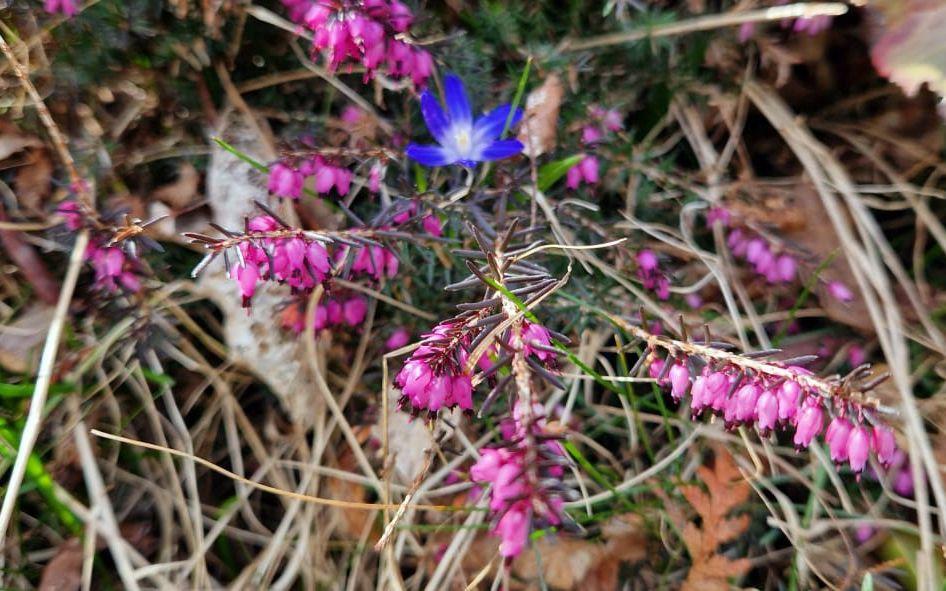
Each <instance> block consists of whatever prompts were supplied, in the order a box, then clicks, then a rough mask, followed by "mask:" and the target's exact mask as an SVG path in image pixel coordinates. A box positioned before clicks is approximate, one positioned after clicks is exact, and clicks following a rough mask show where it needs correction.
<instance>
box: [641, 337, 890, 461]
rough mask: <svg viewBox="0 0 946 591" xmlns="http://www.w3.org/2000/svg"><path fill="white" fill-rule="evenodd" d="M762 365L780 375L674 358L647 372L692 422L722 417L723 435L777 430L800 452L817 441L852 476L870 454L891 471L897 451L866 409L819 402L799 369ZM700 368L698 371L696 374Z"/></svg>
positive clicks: (843, 401) (832, 400) (839, 400)
mask: <svg viewBox="0 0 946 591" xmlns="http://www.w3.org/2000/svg"><path fill="white" fill-rule="evenodd" d="M767 364H768V366H769V367H772V368H776V369H777V370H779V371H777V372H773V373H767V372H765V371H754V370H750V369H746V368H745V367H743V366H741V365H739V364H736V363H727V362H725V361H723V362H719V361H711V362H709V363H705V362H703V361H702V360H700V359H699V358H698V357H693V356H688V355H677V356H674V357H671V358H670V359H669V360H668V359H662V358H659V357H655V358H654V359H652V360H651V361H650V365H649V367H648V372H649V375H650V376H651V377H653V378H655V379H656V380H657V382H658V384H660V385H661V386H663V387H665V388H668V389H669V390H670V395H671V396H672V397H673V399H674V400H675V401H677V402H680V401H682V400H683V398H684V397H685V396H686V395H689V396H690V411H691V413H692V415H693V417H694V418H696V417H698V416H700V415H701V414H703V413H704V412H710V413H713V414H715V415H717V416H720V417H722V419H723V420H724V422H725V425H726V428H727V429H734V428H736V427H739V426H747V427H755V428H756V429H757V430H758V431H759V433H760V434H761V435H762V436H767V435H768V434H769V433H771V432H772V431H774V430H777V429H784V430H792V431H794V435H793V437H792V442H793V443H794V444H795V448H796V449H799V450H801V449H804V448H806V447H808V446H809V445H810V444H811V442H812V441H813V440H814V439H815V438H816V437H818V436H822V437H823V439H824V442H825V443H826V444H827V445H828V448H829V450H830V453H831V459H832V460H833V461H835V462H837V463H838V464H841V463H843V462H847V463H848V464H849V466H850V468H851V470H852V471H854V472H856V473H860V472H861V471H862V470H863V469H864V467H865V466H866V465H867V460H868V457H869V456H870V455H871V454H873V455H874V456H875V457H876V458H877V461H878V462H879V463H880V464H881V465H883V466H889V465H891V463H892V462H893V461H894V459H895V454H896V451H897V444H896V440H895V438H894V435H893V431H892V430H891V429H890V428H889V427H887V426H886V425H884V424H883V423H881V422H880V420H879V419H878V418H877V417H876V416H875V415H874V413H873V412H872V411H871V409H870V408H868V407H866V406H864V405H862V404H860V403H859V402H856V401H854V400H851V399H848V398H846V397H844V396H843V395H841V394H840V392H837V394H838V395H836V396H832V397H826V396H824V393H823V392H822V391H819V390H816V389H814V388H812V387H811V385H810V384H811V380H810V379H809V378H811V377H812V374H811V372H810V371H808V370H807V369H805V368H803V367H800V366H797V365H787V364H783V363H780V362H775V361H771V362H767ZM699 365H702V369H701V370H697V369H696V368H697V366H699ZM785 373H789V375H793V376H794V377H785V375H784V374H785ZM837 388H840V385H839V386H837ZM826 423H827V425H826Z"/></svg>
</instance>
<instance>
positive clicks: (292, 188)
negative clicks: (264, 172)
mask: <svg viewBox="0 0 946 591" xmlns="http://www.w3.org/2000/svg"><path fill="white" fill-rule="evenodd" d="M304 182H305V177H304V176H303V175H302V173H301V172H299V171H298V170H295V169H293V168H290V167H288V166H286V165H285V164H282V163H281V162H280V163H277V164H274V165H273V166H272V167H271V168H270V169H269V184H268V186H269V192H270V193H272V194H273V195H278V196H279V197H289V198H291V199H298V198H299V197H300V196H301V195H302V185H303V183H304Z"/></svg>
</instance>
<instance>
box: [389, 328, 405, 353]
mask: <svg viewBox="0 0 946 591" xmlns="http://www.w3.org/2000/svg"><path fill="white" fill-rule="evenodd" d="M410 341H411V333H409V332H407V329H406V328H399V329H397V330H395V331H394V332H392V333H391V336H389V337H388V340H386V341H385V342H384V348H385V349H387V350H388V351H394V350H395V349H400V348H401V347H403V346H404V345H406V344H407V343H409V342H410Z"/></svg>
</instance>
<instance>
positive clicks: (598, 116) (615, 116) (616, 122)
mask: <svg viewBox="0 0 946 591" xmlns="http://www.w3.org/2000/svg"><path fill="white" fill-rule="evenodd" d="M588 112H589V115H590V119H591V120H590V121H589V122H588V123H587V124H585V125H584V126H583V127H582V128H581V143H582V144H583V145H584V146H585V147H586V148H592V147H593V146H595V145H596V144H598V143H601V142H603V141H605V140H606V139H607V138H608V136H609V135H610V134H612V133H616V132H618V131H621V130H622V129H624V122H623V121H622V118H621V114H620V113H619V112H618V111H617V110H615V109H605V108H604V107H601V106H599V105H592V106H591V107H590V108H589V109H588ZM599 168H600V165H599V163H598V157H597V156H595V155H594V154H586V155H585V156H584V157H583V158H582V159H581V160H580V161H579V162H578V164H576V165H575V166H573V167H571V168H569V169H568V173H566V177H565V186H566V187H568V188H569V189H577V188H578V187H579V186H580V185H581V184H582V183H585V184H588V185H597V184H598V180H599Z"/></svg>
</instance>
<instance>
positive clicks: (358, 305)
mask: <svg viewBox="0 0 946 591" xmlns="http://www.w3.org/2000/svg"><path fill="white" fill-rule="evenodd" d="M367 313H368V304H367V302H365V299H364V298H352V299H350V300H348V301H347V302H345V303H344V304H343V305H342V316H344V318H345V324H347V325H348V326H358V325H359V324H361V323H362V322H364V321H365V315H366V314H367Z"/></svg>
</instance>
